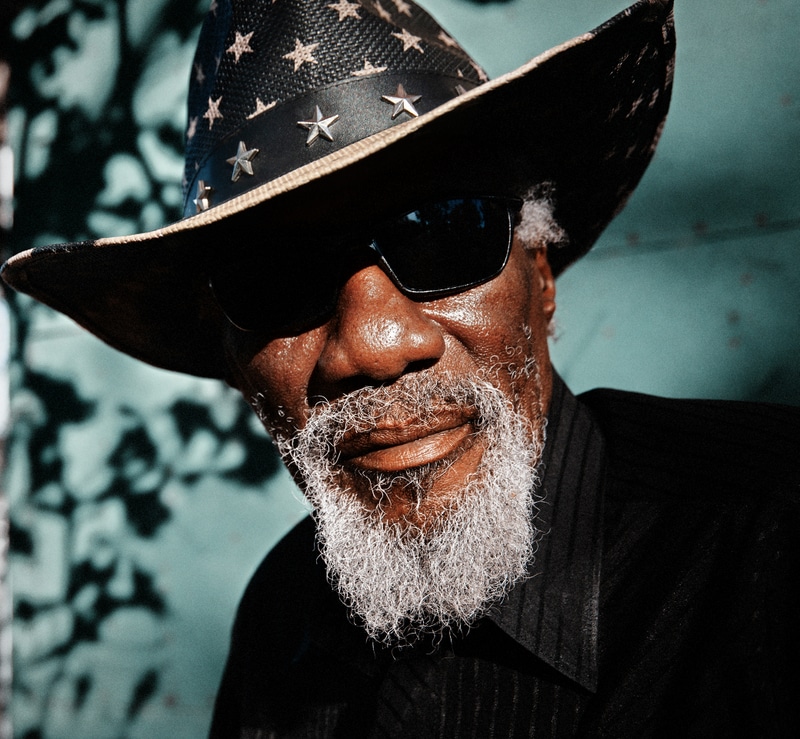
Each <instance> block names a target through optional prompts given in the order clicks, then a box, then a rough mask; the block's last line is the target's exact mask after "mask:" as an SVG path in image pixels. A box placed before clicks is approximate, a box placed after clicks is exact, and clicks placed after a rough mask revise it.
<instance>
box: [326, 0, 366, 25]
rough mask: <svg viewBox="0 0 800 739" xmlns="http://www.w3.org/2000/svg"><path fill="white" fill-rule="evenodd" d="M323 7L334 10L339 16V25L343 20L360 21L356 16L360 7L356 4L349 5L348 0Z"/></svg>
mask: <svg viewBox="0 0 800 739" xmlns="http://www.w3.org/2000/svg"><path fill="white" fill-rule="evenodd" d="M325 7H327V8H330V9H331V10H335V11H336V12H337V13H338V14H339V23H341V22H342V21H343V20H344V19H345V18H358V19H359V20H360V19H361V16H360V15H359V14H358V9H359V8H360V7H361V6H360V5H359V4H358V3H351V2H348V0H338V2H337V3H334V4H332V5H326V6H325Z"/></svg>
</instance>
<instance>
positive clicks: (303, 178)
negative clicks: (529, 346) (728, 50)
mask: <svg viewBox="0 0 800 739" xmlns="http://www.w3.org/2000/svg"><path fill="white" fill-rule="evenodd" d="M671 4H672V3H671V2H669V1H667V0H643V1H642V2H639V3H637V4H636V5H634V6H632V7H631V8H628V9H627V10H626V11H624V12H623V13H620V14H619V15H617V16H616V17H614V18H612V19H611V20H610V21H608V22H607V23H605V24H604V25H602V26H600V27H599V28H598V29H596V30H594V31H592V32H590V33H587V34H584V35H582V36H579V37H577V38H574V39H572V40H571V41H568V42H566V43H564V44H562V45H560V46H558V47H555V48H553V49H551V50H549V51H547V52H545V53H544V54H541V55H540V56H538V57H536V58H535V59H533V60H531V61H530V62H528V63H527V64H525V65H523V66H522V67H520V68H518V69H516V70H514V71H512V72H509V73H508V74H505V75H503V76H502V77H498V78H497V79H495V80H492V81H490V82H487V83H485V84H484V85H481V86H479V87H477V88H475V89H473V90H470V91H469V92H467V93H465V94H463V95H461V96H459V97H457V98H454V99H453V100H451V101H449V102H447V103H445V104H443V105H441V106H439V107H437V108H435V109H434V110H432V111H430V112H429V113H426V114H423V115H421V116H419V117H418V118H415V119H412V120H409V121H408V122H405V123H403V124H401V125H397V126H393V127H391V128H389V129H387V130H384V131H381V132H380V133H377V134H375V135H373V136H370V137H369V138H365V139H363V140H361V141H358V142H356V143H354V144H352V145H350V146H347V147H345V148H343V149H340V150H338V151H336V152H334V153H332V154H329V155H327V156H323V157H321V158H320V159H318V160H316V161H314V162H312V163H310V164H308V165H305V166H303V167H300V168H298V169H296V170H294V171H292V172H289V173H288V174H285V175H283V176H281V177H278V178H276V179H274V180H272V181H270V182H267V183H265V184H263V185H260V186H258V187H256V188H254V189H253V190H250V191H248V192H246V193H244V194H242V195H240V196H238V197H235V198H233V199H231V200H228V201H227V202H224V203H221V204H220V205H218V206H216V207H213V208H211V209H209V210H207V211H204V212H202V213H199V214H198V215H195V216H192V217H189V218H185V219H183V220H181V221H178V222H176V223H173V224H171V225H169V226H166V227H164V228H160V229H156V230H154V231H149V232H146V233H139V234H134V235H132V236H126V237H118V238H107V239H98V240H96V241H87V242H78V243H67V244H57V245H53V246H44V247H37V248H35V249H32V250H28V251H26V252H23V253H21V254H18V255H16V256H14V257H12V258H11V259H10V260H9V261H8V262H7V263H6V264H5V265H4V266H3V271H2V277H3V279H4V280H5V281H6V282H7V283H8V284H9V285H11V286H12V287H13V288H15V289H17V290H20V291H22V292H25V293H28V294H30V295H32V296H33V297H35V298H36V299H38V300H40V301H42V302H43V303H46V304H47V305H49V306H51V307H53V308H55V309H56V310H58V311H61V312H63V313H65V314H66V315H68V316H70V317H71V318H73V319H74V320H75V321H76V322H77V323H79V324H80V325H82V326H83V327H85V328H86V329H88V330H89V331H91V332H92V333H94V334H96V335H97V336H99V337H100V338H101V339H103V340H104V341H106V342H107V343H109V344H110V345H112V346H114V347H115V348H117V349H120V350H121V351H124V352H126V353H127V354H130V355H132V356H134V357H136V358H138V359H141V360H143V361H145V362H148V363H150V364H153V365H155V366H158V367H163V368H166V369H170V370H176V371H179V372H184V373H188V374H193V375H199V376H203V377H223V376H224V375H225V364H224V356H223V351H222V337H223V331H225V330H226V325H225V320H226V319H225V318H224V317H223V316H222V314H221V312H220V311H219V308H218V307H217V305H216V303H215V301H214V298H213V295H212V294H211V292H210V289H209V287H208V265H209V260H210V259H211V258H212V256H213V255H214V253H215V251H216V252H220V251H221V252H222V253H224V251H225V250H227V249H231V248H234V249H235V248H242V247H244V246H245V245H247V248H253V242H254V240H255V241H257V242H258V243H259V244H261V245H263V248H291V245H281V244H276V245H274V246H272V245H271V244H270V236H271V234H273V235H274V234H286V233H289V232H290V231H291V229H295V230H297V229H302V228H314V227H321V226H322V225H324V224H337V225H341V226H342V227H347V226H348V225H352V224H356V223H358V222H359V220H361V219H363V218H364V217H365V214H369V215H370V216H375V215H379V214H380V213H382V212H387V213H388V212H389V211H390V210H397V209H402V207H403V206H404V205H405V204H413V203H414V202H420V201H423V200H429V199H432V198H437V197H449V196H454V195H462V194H473V195H515V196H520V195H522V194H524V193H525V192H526V191H527V190H528V189H529V188H530V187H531V186H532V185H535V184H536V183H541V182H547V183H551V184H552V187H553V192H554V205H555V215H556V218H557V219H558V220H559V222H560V224H561V225H562V226H563V228H564V229H565V231H566V232H567V234H568V237H569V243H568V244H566V245H565V246H561V247H558V248H554V249H552V250H551V252H550V254H549V257H550V262H551V266H552V267H553V271H554V273H555V274H556V275H557V274H560V273H561V272H562V271H563V270H564V269H565V268H566V267H567V266H569V264H571V263H572V262H574V261H575V260H576V259H578V258H579V257H580V256H582V255H583V254H585V253H586V251H588V250H589V249H590V248H591V246H592V244H593V243H594V242H595V240H596V239H597V237H598V236H599V234H600V233H601V232H602V230H603V229H604V228H605V226H606V225H607V224H608V222H609V221H610V220H611V219H612V218H613V216H614V215H615V214H616V213H617V212H618V211H619V210H620V209H621V208H622V206H623V205H624V203H625V201H626V200H627V198H628V197H629V195H630V193H631V192H632V191H633V189H634V188H635V186H636V184H637V183H638V182H639V180H640V178H641V176H642V174H643V173H644V171H645V169H646V167H647V165H648V163H649V161H650V159H651V157H652V154H653V151H654V148H655V144H656V142H657V140H658V138H659V135H660V132H661V129H662V126H663V124H664V120H665V118H666V114H667V110H668V107H669V98H670V91H671V85H672V69H673V63H674V46H675V42H674V32H673V26H672V18H671ZM300 224H302V225H300ZM331 227H332V226H331ZM308 258H309V259H312V258H313V254H309V255H308Z"/></svg>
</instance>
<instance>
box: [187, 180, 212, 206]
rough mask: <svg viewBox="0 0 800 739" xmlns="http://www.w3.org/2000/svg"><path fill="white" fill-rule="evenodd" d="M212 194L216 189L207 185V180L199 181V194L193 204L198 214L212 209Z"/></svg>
mask: <svg viewBox="0 0 800 739" xmlns="http://www.w3.org/2000/svg"><path fill="white" fill-rule="evenodd" d="M212 192H214V188H213V187H211V186H209V185H206V181H205V180H198V181H197V194H196V195H195V197H194V200H193V201H192V202H193V203H194V207H195V208H197V212H198V213H202V212H203V211H204V210H208V209H209V208H210V207H211V193H212Z"/></svg>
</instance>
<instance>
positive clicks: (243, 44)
mask: <svg viewBox="0 0 800 739" xmlns="http://www.w3.org/2000/svg"><path fill="white" fill-rule="evenodd" d="M251 38H253V31H250V33H246V34H244V35H242V34H241V33H239V31H237V32H236V40H235V41H234V42H233V43H232V44H231V45H230V46H229V47H228V48H227V49H225V53H226V54H233V55H234V56H235V57H236V63H237V64H238V63H239V59H241V58H242V54H252V53H253V50H252V49H251V48H250V39H251Z"/></svg>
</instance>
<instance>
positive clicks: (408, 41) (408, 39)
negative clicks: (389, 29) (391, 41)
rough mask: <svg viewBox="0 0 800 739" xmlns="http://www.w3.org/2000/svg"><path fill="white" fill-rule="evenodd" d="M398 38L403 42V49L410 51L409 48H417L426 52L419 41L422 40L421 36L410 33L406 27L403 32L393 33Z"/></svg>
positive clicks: (420, 51) (421, 52)
mask: <svg viewBox="0 0 800 739" xmlns="http://www.w3.org/2000/svg"><path fill="white" fill-rule="evenodd" d="M392 36H394V37H395V38H396V39H400V41H402V42H403V51H408V50H409V49H416V50H417V51H418V52H419V53H420V54H424V53H425V51H424V50H423V48H422V47H421V46H420V45H419V42H420V41H422V38H421V37H420V36H415V35H414V34H413V33H409V32H408V31H406V29H405V28H404V29H403V31H402V33H394V32H393V33H392Z"/></svg>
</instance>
